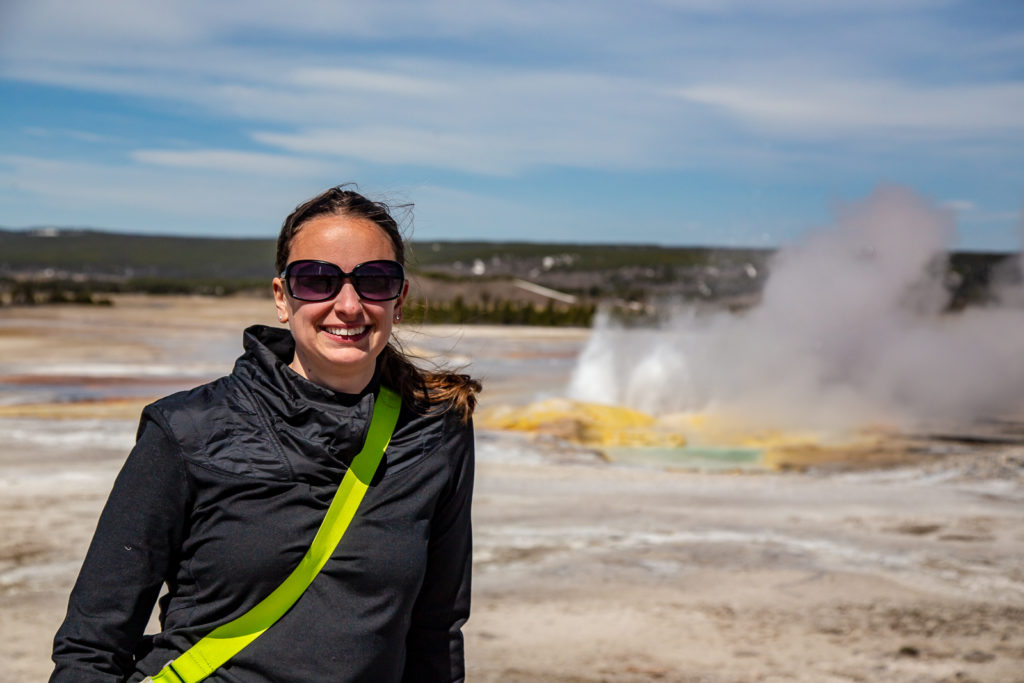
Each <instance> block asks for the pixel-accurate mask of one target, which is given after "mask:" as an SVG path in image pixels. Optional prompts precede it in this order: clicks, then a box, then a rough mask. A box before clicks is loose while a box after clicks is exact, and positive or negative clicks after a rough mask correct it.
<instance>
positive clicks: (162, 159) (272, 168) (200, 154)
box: [131, 149, 330, 176]
mask: <svg viewBox="0 0 1024 683" xmlns="http://www.w3.org/2000/svg"><path fill="white" fill-rule="evenodd" d="M131 157H132V158H133V159H135V160H136V161H139V162H142V163H144V164H154V165H157V166H171V167H176V168H197V169H206V170H213V171H228V172H230V173H239V174H257V175H290V176H303V175H305V176H309V175H316V174H322V173H324V172H325V171H326V170H327V169H328V168H330V167H329V166H328V164H325V163H322V162H319V161H316V160H312V159H303V158H296V157H285V156H280V155H276V154H261V153H259V152H239V151H237V150H230V149H198V150H173V149H140V150H136V151H134V152H132V153H131Z"/></svg>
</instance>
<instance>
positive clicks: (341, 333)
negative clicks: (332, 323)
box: [321, 325, 370, 341]
mask: <svg viewBox="0 0 1024 683" xmlns="http://www.w3.org/2000/svg"><path fill="white" fill-rule="evenodd" d="M321 329H323V331H324V332H326V333H327V334H329V335H331V336H332V337H339V338H341V339H344V340H345V341H359V340H360V339H362V338H363V337H365V336H366V334H367V331H368V330H369V329H370V328H369V327H367V326H366V325H360V326H358V327H324V328H321Z"/></svg>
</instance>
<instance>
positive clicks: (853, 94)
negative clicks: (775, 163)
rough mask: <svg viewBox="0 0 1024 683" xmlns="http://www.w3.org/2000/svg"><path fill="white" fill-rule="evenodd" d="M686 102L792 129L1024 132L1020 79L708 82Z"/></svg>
mask: <svg viewBox="0 0 1024 683" xmlns="http://www.w3.org/2000/svg"><path fill="white" fill-rule="evenodd" d="M677 94H678V95H679V96H680V97H682V98H684V99H687V100H689V101H691V102H696V103H700V104H706V105H711V106H714V107H718V108H720V109H721V110H723V111H724V112H726V113H728V114H729V115H731V116H735V117H737V118H739V119H741V120H743V121H745V122H747V123H750V124H753V125H756V126H763V127H770V128H775V129H781V130H784V131H786V132H787V133H789V134H791V135H794V136H798V137H806V136H814V135H821V134H829V135H835V134H841V133H848V132H867V131H878V130H879V129H883V130H891V129H898V133H899V134H900V135H904V136H906V135H913V134H914V133H915V132H921V133H924V134H932V133H934V132H936V131H941V132H946V133H949V134H952V135H977V134H983V133H990V132H997V133H998V132H1003V131H1017V132H1024V117H1021V116H1020V115H1019V112H1020V111H1024V81H1020V82H1009V83H995V84H986V85H949V86H944V87H936V86H928V85H918V84H905V83H897V82H891V81H890V82H878V81H850V80H847V81H842V80H833V81H820V82H813V81H805V82H786V81H785V80H783V81H782V82H773V83H770V84H765V83H759V84H712V85H693V86H688V87H684V88H680V89H679V90H678V91H677Z"/></svg>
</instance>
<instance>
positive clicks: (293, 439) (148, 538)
mask: <svg viewBox="0 0 1024 683" xmlns="http://www.w3.org/2000/svg"><path fill="white" fill-rule="evenodd" d="M244 347H245V349H246V352H245V354H244V355H243V356H242V357H241V358H239V359H238V361H237V362H236V364H235V368H234V370H233V371H232V373H231V374H230V375H229V376H227V377H223V378H221V379H219V380H216V381H214V382H211V383H210V384H206V385H203V386H201V387H198V388H196V389H193V390H191V391H187V392H182V393H179V394H174V395H172V396H169V397H167V398H165V399H162V400H160V401H158V402H156V403H154V404H152V405H150V406H148V407H147V408H146V409H145V410H144V411H143V414H142V421H141V424H140V426H139V433H138V441H137V443H136V446H135V448H134V449H133V450H132V452H131V454H130V455H129V457H128V459H127V460H126V462H125V464H124V467H123V469H122V470H121V472H120V474H119V475H118V477H117V480H116V481H115V483H114V488H113V490H112V492H111V494H110V498H109V500H108V501H107V504H106V507H105V508H104V510H103V513H102V515H101V516H100V520H99V524H98V527H97V529H96V534H95V536H94V537H93V540H92V544H91V546H90V548H89V552H88V554H87V556H86V558H85V562H84V564H83V566H82V571H81V573H80V575H79V577H78V581H77V583H76V584H75V587H74V589H73V590H72V593H71V598H70V602H69V606H68V614H67V618H66V619H65V621H64V624H63V625H62V626H61V628H60V630H59V631H58V633H57V636H56V639H55V641H54V650H53V659H54V662H55V663H56V670H55V671H54V674H53V677H52V678H51V681H75V682H79V681H123V680H131V681H137V680H140V679H141V678H142V677H143V675H151V674H154V673H156V672H157V671H159V670H160V669H161V668H162V667H163V665H164V664H165V663H166V662H167V661H168V660H171V659H174V658H175V657H176V656H178V655H179V654H180V653H181V652H183V651H184V650H186V649H188V648H189V647H190V646H191V645H192V644H193V643H194V642H196V641H197V640H199V638H201V637H202V636H204V635H206V634H207V633H209V632H210V631H212V630H213V629H214V628H215V627H217V626H218V625H220V624H223V623H225V622H227V621H230V620H232V619H234V618H235V617H237V616H239V615H240V614H243V613H244V612H246V611H247V610H248V609H249V608H251V607H252V606H253V605H254V604H256V603H257V602H259V601H260V600H261V599H262V598H263V597H265V596H266V595H267V594H269V593H270V592H271V591H272V590H273V589H274V588H276V587H277V586H278V585H279V584H280V583H281V582H282V581H283V580H284V578H285V577H286V576H287V575H288V574H289V572H291V570H292V569H293V568H294V567H295V565H296V564H298V561H299V560H300V559H301V558H302V556H303V554H304V553H305V552H306V550H307V549H308V547H309V544H310V542H311V541H312V538H313V536H314V535H315V534H316V531H317V529H318V528H319V526H320V522H321V520H322V519H323V516H324V513H325V512H326V510H327V507H328V505H330V502H331V499H332V498H333V496H334V492H335V490H336V489H337V486H338V484H339V482H340V481H341V478H342V476H343V475H344V473H345V470H346V465H347V463H349V462H350V461H351V459H352V458H353V457H354V455H355V454H356V453H357V452H358V451H359V450H360V449H361V447H362V444H363V440H364V438H365V435H366V431H367V427H368V424H369V417H370V414H371V412H372V410H373V403H374V400H375V392H376V391H377V389H378V384H377V380H375V381H374V382H373V383H371V385H370V386H369V387H367V389H366V390H365V391H364V392H363V393H362V394H359V395H347V394H339V393H335V392H332V391H330V390H328V389H325V388H323V387H320V386H317V385H315V384H312V383H311V382H308V381H307V380H305V379H303V378H302V377H300V376H299V375H298V374H296V373H295V372H293V371H292V370H291V369H290V368H288V367H287V364H288V363H289V362H290V361H291V358H292V354H293V352H294V342H293V341H292V338H291V335H290V334H288V332H287V331H285V330H279V329H276V328H269V327H261V326H256V327H252V328H250V329H248V330H246V333H245V337H244ZM472 486H473V431H472V426H471V425H468V424H464V423H463V422H462V421H461V420H460V419H459V417H458V416H457V415H455V414H454V411H447V412H446V411H441V410H437V411H434V412H432V413H431V414H428V415H419V414H416V413H414V412H413V411H411V410H409V408H408V407H407V406H403V409H402V413H401V415H400V416H399V421H398V426H397V427H396V429H395V433H394V435H393V437H392V439H391V445H390V446H389V448H388V450H387V453H386V454H385V458H384V461H382V462H381V465H380V467H379V469H378V471H377V474H376V476H375V477H374V481H373V483H372V485H371V486H370V489H369V491H368V492H367V493H366V497H365V498H364V499H363V502H362V504H361V505H360V507H359V510H358V512H357V513H356V517H355V519H354V520H353V521H352V523H351V525H350V526H349V528H348V531H347V532H346V533H345V536H344V537H343V538H342V540H341V543H340V544H339V545H338V548H337V549H336V550H335V552H334V555H333V556H332V558H331V559H330V560H329V561H328V562H327V564H326V565H325V566H324V568H323V570H321V572H320V574H319V575H318V576H317V577H316V579H315V580H314V581H313V584H312V585H311V586H310V587H309V588H308V589H307V590H306V592H305V593H304V594H303V595H302V597H301V598H299V600H298V602H296V603H295V605H294V606H293V607H292V608H291V610H290V611H289V612H288V613H287V614H285V615H284V616H283V617H282V618H281V619H280V620H279V621H278V622H277V623H276V624H275V625H274V626H273V627H271V628H270V629H269V630H268V631H267V632H266V633H264V634H263V635H262V636H260V637H259V638H257V639H256V641H254V642H253V643H252V644H250V645H249V646H248V647H247V648H245V649H244V650H242V651H241V652H240V653H239V654H237V655H236V656H235V657H233V658H232V659H231V660H230V661H229V662H228V663H227V664H225V665H224V666H223V667H221V668H220V669H218V670H217V671H215V672H214V673H213V674H212V675H211V676H210V677H209V678H208V679H206V680H207V681H211V682H213V681H246V682H250V681H304V682H305V681H375V682H376V681H400V680H412V681H449V680H461V679H462V678H463V646H462V633H461V627H462V625H463V623H465V621H466V619H467V618H468V616H469V597H470V569H471V533H470V499H471V495H472ZM165 582H166V584H167V586H168V589H169V590H168V592H167V593H166V594H165V595H164V596H163V597H162V598H160V623H161V626H162V628H161V631H160V632H159V633H158V634H156V635H155V636H143V631H144V629H145V626H146V623H147V620H148V619H149V616H150V613H151V611H152V608H153V604H154V602H155V601H156V600H157V596H158V593H159V591H160V589H161V585H162V584H163V583H165Z"/></svg>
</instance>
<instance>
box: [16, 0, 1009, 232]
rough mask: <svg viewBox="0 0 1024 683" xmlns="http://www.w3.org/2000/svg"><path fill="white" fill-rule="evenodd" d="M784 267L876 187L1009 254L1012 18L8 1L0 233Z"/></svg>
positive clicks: (596, 4) (978, 13) (608, 5)
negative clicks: (935, 211) (382, 221)
mask: <svg viewBox="0 0 1024 683" xmlns="http://www.w3.org/2000/svg"><path fill="white" fill-rule="evenodd" d="M346 181H355V182H357V183H358V184H359V186H360V188H361V189H362V190H363V191H364V192H366V193H367V194H369V195H371V196H374V197H375V198H383V199H386V200H390V201H393V202H399V203H400V202H407V201H411V202H414V203H415V205H416V208H415V219H414V232H413V237H414V238H416V239H421V240H429V239H445V238H448V239H486V240H510V239H515V240H538V241H571V242H643V243H655V244H666V245H687V244H702V245H728V246H741V245H745V246H776V245H780V244H783V243H786V242H789V241H791V240H793V239H794V238H795V237H796V236H798V235H800V234H802V233H804V232H806V231H807V230H810V229H813V228H815V227H816V226H822V225H825V224H827V223H828V222H829V221H830V220H831V216H832V213H833V211H834V209H835V207H836V206H837V205H838V204H843V203H846V202H851V201H857V200H860V199H862V198H864V197H865V196H867V195H868V194H869V193H870V192H871V191H872V190H873V189H874V188H875V187H877V186H878V185H880V184H897V185H902V186H906V187H909V188H911V189H913V190H915V191H916V192H918V193H920V194H921V195H923V196H924V197H925V198H927V199H928V200H929V201H931V202H933V203H934V204H935V205H939V206H944V207H948V208H949V210H950V211H955V212H956V215H957V230H958V234H957V241H956V243H955V244H953V245H951V246H955V247H960V248H963V247H966V248H973V249H1000V250H1019V249H1020V244H1021V236H1022V232H1024V229H1022V218H1021V211H1022V206H1024V2H1021V1H1020V0H1006V1H998V0H992V1H989V0H965V1H963V2H956V1H952V0H628V1H623V2H610V1H605V0H559V1H557V2H553V1H550V0H548V1H543V2H541V1H537V0H499V1H491V2H489V1H486V0H481V1H480V2H468V1H464V0H442V1H437V2H429V1H422V0H415V1H413V0H395V1H382V2H376V3H371V2H359V3H355V2H344V1H328V0H306V1H299V2H288V3H284V2H277V1H275V2H269V1H267V0H249V1H245V2H235V1H215V0H176V1H175V2H145V1H133V0H92V1H90V2H78V1H75V0H2V2H0V225H4V226H8V227H25V226H31V225H74V226H93V227H99V228H105V229H112V230H120V231H130V232H146V233H163V234H192V235H211V236H212V235H227V236H258V237H270V236H273V235H276V232H277V230H278V228H279V226H280V223H281V220H282V219H283V218H284V216H285V215H287V213H288V212H289V211H290V210H291V209H292V208H293V207H294V206H295V205H296V204H297V203H299V202H300V201H302V200H304V199H306V198H308V197H309V196H312V195H314V194H316V193H317V192H319V191H320V190H321V189H323V188H325V187H327V186H329V185H334V184H338V183H341V182H346Z"/></svg>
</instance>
